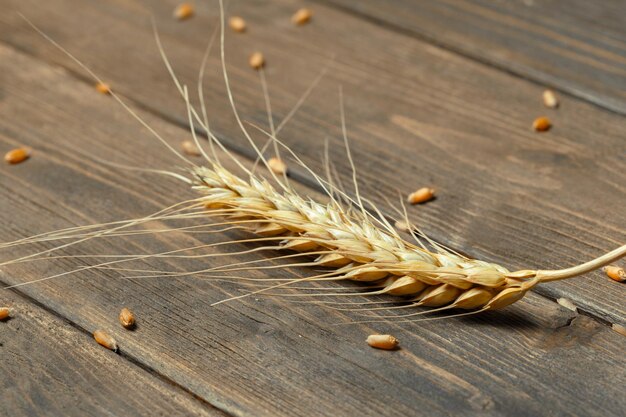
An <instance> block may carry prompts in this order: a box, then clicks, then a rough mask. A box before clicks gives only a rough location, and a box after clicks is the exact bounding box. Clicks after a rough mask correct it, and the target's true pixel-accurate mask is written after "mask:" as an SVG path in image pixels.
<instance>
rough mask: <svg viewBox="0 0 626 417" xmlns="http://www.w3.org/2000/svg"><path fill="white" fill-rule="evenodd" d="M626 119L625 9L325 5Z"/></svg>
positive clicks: (449, 1)
mask: <svg viewBox="0 0 626 417" xmlns="http://www.w3.org/2000/svg"><path fill="white" fill-rule="evenodd" d="M321 3H324V4H332V5H334V6H337V7H339V8H340V9H341V10H345V11H349V12H350V13H355V14H357V15H358V16H360V17H363V18H366V19H368V20H371V21H374V22H376V23H377V24H382V25H383V26H385V27H386V28H392V29H393V30H400V31H402V32H404V33H410V34H411V35H413V36H417V37H419V38H421V39H426V40H428V41H429V42H433V43H435V44H437V45H441V46H443V47H444V48H446V49H449V50H452V51H455V52H459V53H461V54H463V55H466V56H469V57H471V58H473V59H476V60H478V61H481V62H485V63H487V64H489V65H492V66H495V67H497V68H500V69H503V70H504V71H507V72H510V73H513V74H516V75H518V76H521V77H523V78H527V79H530V80H533V81H535V82H537V83H541V84H544V85H546V86H550V87H554V88H557V89H559V90H561V91H563V92H567V93H568V94H571V95H573V96H576V97H579V98H582V99H584V100H587V101H590V102H592V103H594V104H596V105H598V106H600V107H603V108H606V109H610V110H611V111H615V112H618V113H621V114H626V29H624V28H626V12H625V10H626V5H625V4H624V2H623V1H621V0H612V1H604V2H602V4H597V3H593V2H587V1H584V0H578V1H568V2H562V1H558V0H526V1H490V0H444V1H419V0H417V1H415V0H393V1H386V2H385V3H384V6H383V5H381V3H380V2H378V1H375V0H365V1H350V0H321Z"/></svg>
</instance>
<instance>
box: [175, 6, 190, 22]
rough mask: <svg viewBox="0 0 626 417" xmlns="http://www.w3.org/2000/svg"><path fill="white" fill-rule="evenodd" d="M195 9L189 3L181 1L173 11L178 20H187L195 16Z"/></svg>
mask: <svg viewBox="0 0 626 417" xmlns="http://www.w3.org/2000/svg"><path fill="white" fill-rule="evenodd" d="M193 13H194V9H193V6H192V5H191V4H189V3H181V4H179V5H178V6H176V8H175V9H174V11H173V12H172V15H173V16H174V18H175V19H177V20H186V19H189V18H190V17H192V16H193Z"/></svg>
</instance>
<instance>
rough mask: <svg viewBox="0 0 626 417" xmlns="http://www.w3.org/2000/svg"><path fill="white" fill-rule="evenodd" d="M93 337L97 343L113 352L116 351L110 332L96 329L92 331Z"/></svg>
mask: <svg viewBox="0 0 626 417" xmlns="http://www.w3.org/2000/svg"><path fill="white" fill-rule="evenodd" d="M93 338H94V339H96V342H98V344H100V345H102V346H104V347H105V348H107V349H109V350H112V351H113V352H117V342H116V341H115V339H113V337H111V335H110V334H108V333H107V332H105V331H104V330H96V331H95V332H93Z"/></svg>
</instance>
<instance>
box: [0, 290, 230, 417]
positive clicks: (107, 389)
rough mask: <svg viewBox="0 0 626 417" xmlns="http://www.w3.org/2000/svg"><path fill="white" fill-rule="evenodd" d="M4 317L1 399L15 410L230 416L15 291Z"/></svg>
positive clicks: (5, 299)
mask: <svg viewBox="0 0 626 417" xmlns="http://www.w3.org/2000/svg"><path fill="white" fill-rule="evenodd" d="M0 304H1V305H3V306H4V305H9V304H10V305H11V308H12V316H11V318H10V319H8V320H5V321H3V322H0V352H1V353H2V361H0V372H1V374H2V378H1V379H0V392H1V393H2V396H1V397H0V398H1V399H0V406H1V407H2V409H3V410H5V411H9V410H10V415H12V416H34V415H36V416H60V415H63V416H85V415H110V416H122V415H125V416H128V415H133V416H154V415H159V414H164V413H167V414H168V415H177V416H182V415H186V416H189V415H194V416H225V415H226V414H224V413H221V412H219V411H218V410H216V409H214V408H212V407H210V406H208V405H207V404H205V403H203V402H201V401H199V400H198V399H196V398H194V397H192V396H191V395H190V394H189V393H187V392H185V391H184V390H182V389H181V388H180V387H177V386H174V385H172V384H171V383H169V382H168V381H164V380H162V379H161V378H159V377H157V376H155V375H153V374H151V373H150V372H148V371H146V370H145V369H142V368H140V367H138V366H137V365H135V364H132V363H130V362H128V361H127V360H126V359H124V358H123V357H122V356H120V355H116V354H115V353H113V352H110V351H107V350H106V349H104V348H103V347H101V346H99V345H97V344H96V343H95V342H94V341H93V338H92V337H91V335H88V334H86V333H85V332H83V331H80V330H79V329H77V328H75V327H73V326H72V325H71V324H69V323H67V322H66V321H64V320H62V319H60V318H59V317H56V316H54V315H53V314H51V313H49V312H47V311H46V310H44V309H43V308H41V307H40V306H37V305H36V304H34V303H33V302H31V301H29V300H27V299H26V298H24V297H22V296H20V295H17V294H16V293H14V292H10V291H2V294H0Z"/></svg>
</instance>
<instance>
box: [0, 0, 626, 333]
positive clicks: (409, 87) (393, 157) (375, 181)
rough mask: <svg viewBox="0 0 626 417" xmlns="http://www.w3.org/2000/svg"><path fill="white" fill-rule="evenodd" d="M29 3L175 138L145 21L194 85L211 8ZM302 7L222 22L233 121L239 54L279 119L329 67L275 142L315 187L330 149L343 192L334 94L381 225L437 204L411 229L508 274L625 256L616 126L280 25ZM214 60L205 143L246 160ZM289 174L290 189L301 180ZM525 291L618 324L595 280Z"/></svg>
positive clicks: (408, 49)
mask: <svg viewBox="0 0 626 417" xmlns="http://www.w3.org/2000/svg"><path fill="white" fill-rule="evenodd" d="M29 4H30V3H28V2H22V3H20V9H21V10H24V11H29V12H30V13H29V16H30V17H31V18H32V19H33V20H34V21H35V22H36V23H37V24H39V25H41V27H42V28H43V29H44V30H45V31H46V32H47V33H49V34H50V35H52V36H53V37H54V38H55V39H57V40H59V41H60V42H61V43H62V44H63V45H65V46H66V47H67V48H68V49H70V50H71V51H72V52H74V53H75V54H76V55H77V56H79V57H80V58H81V60H83V61H85V62H86V63H87V64H88V65H90V66H91V67H93V68H94V69H96V70H97V72H98V73H99V74H102V76H103V77H104V78H105V79H106V80H110V81H111V83H112V84H113V85H114V86H115V88H116V89H117V90H118V91H121V92H122V93H124V94H126V95H128V96H130V97H131V98H132V99H134V100H136V101H137V102H138V103H140V104H141V105H142V106H145V107H147V108H150V109H151V110H152V111H154V112H156V113H158V114H159V115H161V117H164V118H167V119H168V120H173V121H178V122H180V123H181V124H186V122H185V120H186V115H185V109H184V105H183V103H182V100H179V99H176V96H177V93H176V90H175V88H174V86H173V85H172V82H171V81H170V80H169V76H168V75H167V72H166V71H165V69H164V67H163V64H162V63H161V61H160V57H159V55H158V52H157V51H156V47H154V52H153V53H150V52H149V49H148V52H146V49H147V48H150V45H154V40H153V35H152V29H151V27H150V22H149V19H148V18H147V16H146V13H147V12H152V13H154V15H155V17H156V19H157V22H158V27H159V30H160V32H161V34H162V37H163V40H164V44H165V47H166V49H167V52H168V53H169V55H170V57H171V60H172V62H173V64H174V68H175V70H176V71H177V72H179V73H180V75H181V78H182V80H183V81H184V82H186V83H188V84H189V85H191V86H193V85H195V82H196V78H197V73H198V68H199V66H200V62H201V59H202V55H203V51H204V49H205V46H206V43H207V41H208V38H209V36H210V33H211V32H212V31H213V30H214V28H215V26H216V21H217V14H216V10H215V5H212V4H204V3H202V4H201V7H199V9H198V13H197V15H196V16H195V17H194V18H193V19H192V20H190V21H188V22H186V23H184V24H181V23H180V22H177V21H174V20H173V19H171V16H170V15H171V10H172V8H173V7H174V4H176V2H175V1H169V2H149V1H145V2H142V3H141V4H145V5H146V6H144V7H138V6H137V4H138V3H125V2H119V3H118V2H112V3H111V4H109V5H106V4H105V3H103V2H95V1H94V2H84V3H81V7H80V8H79V9H77V10H75V11H74V12H72V13H66V12H65V10H69V9H70V8H71V7H72V4H73V1H71V0H59V1H55V2H50V3H46V4H45V5H38V6H37V7H34V6H31V7H29ZM300 5H301V4H300V3H298V2H295V1H288V0H284V1H279V2H266V1H260V2H253V3H245V4H244V3H238V2H233V3H232V4H231V5H230V9H229V10H230V11H231V13H233V14H240V15H242V16H244V17H245V18H246V19H247V20H248V21H249V23H250V25H251V26H250V29H249V31H248V32H247V33H246V34H245V35H237V34H232V33H229V36H228V38H227V45H226V49H227V60H228V62H229V69H230V71H231V78H232V82H233V89H234V95H235V98H236V101H237V104H238V105H239V107H240V110H241V113H242V114H243V117H244V119H246V120H250V121H252V122H254V123H256V124H259V125H262V126H266V125H267V122H266V120H267V118H266V114H265V110H264V106H263V98H262V94H261V87H260V85H259V80H258V75H257V74H256V73H255V72H254V71H251V70H250V69H249V68H248V66H247V57H248V54H249V53H250V52H251V51H253V50H256V49H262V50H263V52H264V53H265V55H266V56H267V59H268V69H267V78H268V80H269V84H270V93H271V95H272V98H273V103H272V105H273V110H274V112H275V115H276V119H277V120H281V119H282V118H283V117H284V116H285V115H286V114H287V113H288V112H289V111H290V110H291V108H292V106H293V105H294V103H295V102H296V101H297V98H298V97H299V95H300V94H301V93H302V92H304V91H305V90H306V88H307V87H309V86H310V84H311V83H312V81H313V80H314V79H315V77H316V76H317V75H318V74H319V72H320V70H321V69H322V68H323V67H324V66H325V65H327V64H328V62H329V60H330V59H331V58H330V57H331V56H332V55H333V54H334V55H335V62H334V63H333V64H331V68H330V70H329V74H328V75H327V76H326V78H325V79H324V80H323V81H322V83H321V84H320V86H319V87H318V89H317V90H316V91H314V93H313V94H312V95H311V97H310V99H309V101H308V102H307V104H305V106H303V108H302V110H301V112H300V113H298V114H297V115H296V117H295V118H294V120H293V122H292V123H291V124H290V125H288V126H287V127H286V128H285V129H284V130H283V131H282V136H283V138H284V140H285V141H286V142H287V143H288V144H289V145H291V146H292V147H293V149H294V150H295V151H296V153H298V154H299V155H300V156H302V157H303V159H304V160H305V161H306V162H307V163H309V164H310V165H311V166H312V167H313V168H314V169H316V170H317V171H318V172H323V168H322V163H321V158H320V155H321V152H322V143H323V140H324V138H326V137H328V138H329V139H330V144H331V145H330V146H331V149H333V152H332V153H333V157H332V159H333V164H335V166H336V167H337V170H338V171H339V173H340V174H341V175H342V177H343V178H344V182H349V181H348V179H349V178H350V177H351V173H350V168H349V165H348V161H347V158H345V156H344V154H343V150H342V148H341V147H342V140H341V132H340V129H339V120H338V106H337V104H336V99H334V98H333V97H337V86H338V84H339V83H341V84H342V85H343V87H344V91H345V96H346V107H347V118H348V120H347V123H348V129H349V134H350V137H351V139H352V142H353V151H354V153H355V159H356V161H357V165H358V166H360V167H361V169H360V170H359V178H360V181H361V191H362V193H363V194H364V195H366V196H367V197H369V198H371V199H372V200H374V201H375V202H377V203H379V204H380V205H381V207H382V208H383V210H384V211H385V212H387V213H390V214H394V213H393V211H391V210H390V209H388V208H387V207H386V205H385V202H384V200H383V199H382V198H381V197H380V194H381V193H382V194H384V195H385V196H386V197H388V198H391V199H395V198H397V193H396V190H397V189H400V192H401V193H402V194H404V193H408V192H409V191H412V190H413V189H415V188H417V187H421V186H423V185H433V186H434V187H435V188H437V189H438V190H439V193H438V195H439V197H438V199H437V201H435V202H433V203H432V204H429V205H426V206H423V207H422V206H420V207H413V208H411V209H410V213H411V215H412V217H413V218H414V219H415V220H416V222H417V223H418V224H419V225H420V226H421V227H422V228H423V230H424V231H426V232H427V233H429V234H430V235H431V236H433V237H434V238H435V239H437V240H439V241H442V242H445V243H447V244H448V245H451V246H452V247H454V248H456V249H457V250H462V251H465V252H466V253H468V254H470V255H471V256H474V257H477V258H482V259H486V260H490V261H494V262H498V263H500V264H503V265H505V266H508V267H510V268H511V269H516V268H546V269H547V268H562V267H566V266H570V265H573V264H577V263H580V262H583V261H586V260H588V259H590V258H592V257H595V256H598V255H600V254H601V253H604V252H606V251H608V250H611V249H613V248H615V247H617V246H619V245H620V244H623V243H624V242H625V241H626V229H625V228H624V225H625V224H626V210H624V209H623V207H624V199H625V198H626V193H625V192H624V185H623V184H625V183H626V173H625V172H624V170H623V169H620V166H622V165H623V158H624V155H625V154H626V125H625V124H624V120H623V117H622V116H619V115H616V114H612V113H610V112H607V111H603V110H601V109H598V108H597V107H595V106H593V105H590V104H588V103H586V102H584V101H580V100H576V99H573V98H571V97H562V102H563V104H562V106H561V108H560V109H558V110H557V111H549V110H548V109H545V108H544V107H543V105H542V104H541V92H542V90H543V89H542V88H540V87H539V86H537V85H536V84H533V83H531V82H527V81H524V80H520V79H518V78H515V77H513V76H511V75H508V74H506V73H502V72H500V71H497V70H495V69H493V68H490V67H486V66H484V65H482V64H478V63H475V62H473V61H470V60H468V59H466V58H463V57H459V56H455V55H453V54H451V53H449V52H447V51H445V50H442V49H440V48H438V47H435V46H432V45H430V44H427V43H425V42H423V41H419V40H416V39H412V38H410V37H407V36H402V35H399V34H396V33H393V32H391V31H386V30H384V29H382V28H380V27H378V26H376V25H372V24H370V23H367V22H363V21H361V20H359V19H355V18H353V17H351V16H347V15H345V14H343V13H340V12H337V11H335V10H332V9H329V8H325V7H323V6H318V7H317V8H316V10H315V12H316V17H315V20H314V22H313V23H312V24H311V25H308V26H305V27H303V28H294V27H293V26H292V25H291V23H290V22H289V19H288V18H289V16H290V15H291V13H292V11H293V10H295V9H297V8H298V7H299V6H300ZM51 17H53V18H51ZM0 19H2V20H1V21H2V22H3V24H4V25H6V27H7V30H4V31H2V40H4V41H5V42H6V43H8V44H11V45H13V46H15V47H17V48H19V49H21V50H25V51H27V52H29V53H31V54H34V55H36V56H39V57H41V58H42V59H45V60H49V61H51V62H55V63H59V64H61V65H63V66H65V67H67V68H70V69H72V71H76V73H80V74H84V73H83V72H82V71H81V70H79V69H77V68H76V66H75V65H74V64H73V63H71V62H69V60H68V59H67V58H66V57H64V56H62V55H61V54H59V53H58V52H57V51H55V50H54V49H53V48H51V47H50V46H49V45H48V44H47V43H46V42H45V41H42V40H41V38H40V37H39V36H38V35H37V34H35V33H34V32H33V30H32V29H31V28H29V27H28V26H27V25H26V24H25V23H24V22H23V21H22V20H21V19H20V18H19V17H18V16H16V15H15V14H13V13H7V14H3V15H2V16H1V17H0ZM68 28H71V29H68ZM77 33H81V34H82V36H77V35H76V34H77ZM85 39H88V42H86V41H85ZM217 55H218V54H217V53H214V54H213V56H214V59H210V63H209V64H210V71H209V74H208V75H207V82H206V88H205V91H206V94H207V97H208V100H209V101H210V104H211V108H210V111H211V120H212V122H213V128H214V129H215V130H216V132H218V133H219V134H221V135H222V136H223V137H224V138H225V142H226V143H227V144H228V145H229V146H231V147H232V148H235V149H238V150H241V151H242V152H243V153H246V154H248V155H251V149H250V146H249V145H247V144H246V142H245V139H244V138H243V136H242V135H241V134H240V133H238V128H237V127H236V124H235V122H234V119H233V117H232V115H231V113H230V110H229V104H228V101H227V98H226V95H225V92H224V88H223V82H222V79H221V75H220V72H219V61H218V57H217ZM120 62H124V65H120V64H119V63H120ZM192 90H193V88H192ZM542 114H548V115H549V116H550V117H551V118H552V119H553V121H554V124H555V126H554V128H553V129H552V130H551V131H550V132H547V133H544V134H537V133H534V132H532V131H531V129H530V126H531V123H532V120H533V119H534V118H535V117H537V116H538V115H542ZM257 137H258V138H259V140H261V139H262V138H263V137H262V136H258V135H257ZM294 172H296V174H297V177H298V178H299V179H301V180H302V179H304V177H306V173H304V174H303V173H302V171H301V170H300V171H298V170H297V169H294ZM298 172H299V174H298ZM310 182H311V181H310V180H309V183H310ZM537 291H539V292H541V293H542V294H545V295H548V296H549V297H551V298H558V297H562V296H565V297H568V298H571V299H573V300H574V302H576V303H577V305H579V306H580V307H581V308H582V309H584V310H585V311H587V312H589V313H590V314H593V315H596V316H598V317H601V318H602V319H604V320H607V321H610V322H623V321H624V317H626V306H625V304H624V296H625V295H626V288H625V287H624V286H620V285H615V284H614V283H613V282H610V281H609V280H607V279H606V278H605V277H604V276H603V275H602V273H601V272H596V273H593V274H588V275H587V276H585V277H581V278H577V279H574V280H569V281H567V282H557V283H552V284H550V285H545V286H541V287H539V288H538V289H537Z"/></svg>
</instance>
